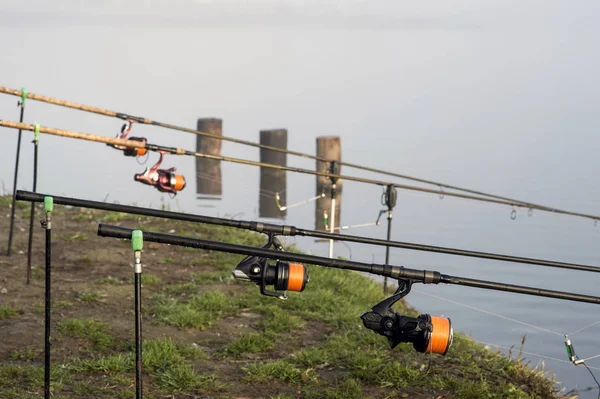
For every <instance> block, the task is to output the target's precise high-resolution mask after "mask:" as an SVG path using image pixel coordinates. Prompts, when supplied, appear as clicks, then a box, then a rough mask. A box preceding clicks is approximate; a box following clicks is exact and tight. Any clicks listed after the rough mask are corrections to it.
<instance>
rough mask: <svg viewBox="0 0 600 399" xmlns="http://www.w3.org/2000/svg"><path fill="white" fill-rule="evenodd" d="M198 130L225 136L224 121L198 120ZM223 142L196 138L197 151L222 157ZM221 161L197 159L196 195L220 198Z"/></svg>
mask: <svg viewBox="0 0 600 399" xmlns="http://www.w3.org/2000/svg"><path fill="white" fill-rule="evenodd" d="M198 130H199V131H201V132H206V133H211V134H216V135H219V136H222V135H223V121H222V120H221V119H216V118H203V119H198ZM221 143H222V140H218V139H213V138H211V137H203V136H196V151H197V152H200V153H203V154H210V155H219V156H220V155H221ZM222 192H223V191H222V189H221V161H218V160H216V159H204V158H196V193H197V194H204V195H213V196H220V195H221V194H222Z"/></svg>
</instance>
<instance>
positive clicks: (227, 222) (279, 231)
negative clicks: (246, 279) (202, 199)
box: [17, 190, 600, 273]
mask: <svg viewBox="0 0 600 399" xmlns="http://www.w3.org/2000/svg"><path fill="white" fill-rule="evenodd" d="M46 196H49V195H48V194H39V193H34V192H30V191H22V190H18V191H17V200H19V201H30V202H43V201H44V197H46ZM52 198H53V199H54V203H55V204H59V205H67V206H76V207H81V208H89V209H98V210H103V211H109V212H121V213H129V214H134V215H141V216H150V217H158V218H163V219H171V220H181V221H186V222H193V223H203V224H210V225H216V226H223V227H234V228H238V229H244V230H250V231H254V232H257V233H263V234H275V235H281V236H290V237H294V236H298V237H312V238H321V239H334V240H337V241H347V242H356V243H360V244H369V245H378V246H390V247H393V248H403V249H410V250H416V251H425V252H436V253H442V254H447V255H458V256H468V257H473V258H481V259H491V260H499V261H505V262H514V263H526V264H530V265H539V266H546V267H556V268H561V269H568V270H579V271H588V272H596V273H599V272H600V267H596V266H588V265H582V264H576V263H565V262H557V261H552V260H542V259H534V258H525V257H520V256H510V255H501V254H494V253H488V252H478V251H469V250H464V249H457V248H447V247H437V246H433V245H425V244H415V243H409V242H402V241H387V240H382V239H378V238H370V237H360V236H353V235H347V234H332V233H330V232H327V231H317V230H306V229H302V228H299V227H295V226H291V225H278V224H271V223H262V222H256V221H246V220H234V219H225V218H218V217H213V216H203V215H195V214H189V213H183V212H173V211H164V210H160V209H151V208H142V207H138V206H132V205H122V204H111V203H107V202H101V201H89V200H84V199H79V198H70V197H59V196H54V195H53V196H52ZM386 263H389V262H386Z"/></svg>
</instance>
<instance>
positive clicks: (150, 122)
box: [0, 87, 552, 210]
mask: <svg viewBox="0 0 600 399" xmlns="http://www.w3.org/2000/svg"><path fill="white" fill-rule="evenodd" d="M0 93H4V94H10V95H14V96H24V97H25V98H30V99H32V100H36V101H41V102H45V103H49V104H54V105H59V106H61V107H67V108H72V109H76V110H79V111H85V112H91V113H94V114H99V115H104V116H109V117H113V118H119V119H122V120H125V123H126V125H129V127H128V128H129V130H131V126H132V124H133V123H134V122H137V123H141V124H145V125H154V126H159V127H163V128H166V129H171V130H177V131H181V132H186V133H193V134H196V135H199V136H203V137H209V138H212V139H216V140H223V141H229V142H232V143H237V144H242V145H247V146H251V147H256V148H261V149H265V150H270V151H276V152H281V153H285V154H290V155H295V156H299V157H303V158H308V159H313V160H316V161H321V162H327V163H329V162H332V161H333V160H331V159H327V158H323V157H319V156H315V155H311V154H307V153H303V152H298V151H292V150H287V149H283V148H278V147H272V146H268V145H264V144H259V143H254V142H251V141H247V140H241V139H236V138H233V137H227V136H220V135H216V134H211V133H206V132H202V131H199V130H194V129H189V128H186V127H182V126H177V125H172V124H169V123H163V122H158V121H155V120H152V119H149V118H144V117H139V116H132V115H128V114H126V113H123V112H116V111H110V110H106V109H102V108H98V107H93V106H89V105H83V104H78V103H74V102H70V101H66V100H61V99H58V98H53V97H47V96H42V95H39V94H34V93H28V92H26V91H19V90H15V89H10V88H7V87H0ZM337 162H338V163H339V165H340V166H346V167H350V168H355V169H359V170H364V171H367V172H373V173H378V174H383V175H387V176H393V177H399V178H402V179H407V180H412V181H416V182H420V183H425V184H430V185H434V186H438V187H440V188H441V189H443V188H444V187H445V188H448V189H452V190H457V191H462V192H466V193H470V194H476V195H480V196H484V197H489V198H495V199H499V200H504V201H509V202H513V203H519V204H521V206H523V207H528V208H537V209H541V208H546V210H551V209H552V208H549V207H546V206H543V205H537V204H533V203H530V202H526V201H520V200H515V199H511V198H508V197H502V196H498V195H495V194H489V193H484V192H481V191H477V190H471V189H467V188H462V187H458V186H453V185H450V184H445V183H440V182H436V181H432V180H426V179H420V178H417V177H413V176H408V175H403V174H399V173H394V172H388V171H384V170H380V169H376V168H371V167H367V166H363V165H358V164H355V163H350V162H342V161H337ZM442 194H443V192H442Z"/></svg>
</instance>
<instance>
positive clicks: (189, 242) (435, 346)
mask: <svg viewBox="0 0 600 399" xmlns="http://www.w3.org/2000/svg"><path fill="white" fill-rule="evenodd" d="M136 231H138V232H139V230H136ZM133 232H134V230H133V229H129V228H125V227H120V226H112V225H106V224H102V223H100V224H99V225H98V235H99V236H101V237H113V238H121V239H131V238H132V233H133ZM138 234H139V233H138ZM142 236H143V239H144V240H145V241H149V242H156V243H161V244H169V245H176V246H183V247H188V248H197V249H203V250H209V251H219V252H227V253H234V254H239V255H245V256H246V257H245V258H244V259H243V260H242V261H241V262H240V263H239V264H238V265H237V266H236V267H235V268H234V270H233V271H232V274H233V277H234V278H235V279H236V280H241V281H248V282H252V283H255V284H256V285H258V286H259V287H260V292H261V294H263V295H266V296H271V297H277V298H280V299H286V298H287V291H288V290H289V291H295V292H302V291H303V290H304V289H305V287H306V285H307V283H308V282H309V277H308V272H307V269H306V266H305V265H304V264H313V265H319V266H325V267H330V268H336V269H344V270H354V271H358V272H364V273H370V274H375V275H379V276H384V277H389V278H392V279H395V280H397V281H398V289H397V290H396V292H395V293H394V294H393V295H392V296H391V297H389V298H386V299H384V300H383V301H381V302H379V303H378V304H376V305H375V306H373V307H372V308H371V310H370V311H367V312H365V313H363V314H362V315H361V319H362V320H363V324H364V326H365V327H366V328H368V329H370V330H372V331H374V332H376V333H377V334H380V335H383V336H385V337H387V338H388V341H389V343H390V346H391V347H392V348H394V347H395V346H396V345H398V344H399V343H402V342H409V343H412V344H413V347H414V349H415V350H416V351H418V352H430V353H438V354H441V355H444V354H445V353H446V352H447V350H448V348H449V347H450V345H451V344H452V337H453V330H452V327H451V322H450V319H447V318H442V317H434V316H430V315H428V314H422V315H420V316H418V317H416V318H415V317H409V316H405V315H402V314H400V313H397V312H395V311H394V310H393V309H392V306H393V304H394V303H396V302H397V301H399V300H400V299H402V298H403V297H405V296H406V295H408V294H409V293H410V290H411V287H412V285H413V284H415V283H423V284H453V285H462V286H466V287H474V288H483V289H489V290H496V291H505V292H511V293H518V294H525V295H533V296H540V297H546V298H555V299H561V300H569V301H577V302H585V303H593V304H600V297H595V296H590V295H583V294H577V293H570V292H562V291H553V290H547V289H543V288H535V287H527V286H519V285H513V284H505V283H499V282H495V281H487V280H476V279H471V278H465V277H457V276H451V275H446V274H442V273H440V272H437V271H430V270H418V269H409V268H406V267H404V266H395V265H384V264H375V263H372V264H369V263H361V262H354V261H348V260H341V259H331V258H324V257H320V256H314V255H307V254H299V253H291V252H286V251H284V250H283V246H282V245H281V243H280V242H279V241H278V240H277V238H276V237H275V236H274V234H269V235H268V241H267V243H266V244H265V245H264V246H262V247H250V246H245V245H239V244H231V243H225V242H219V241H212V240H206V239H198V238H191V237H183V236H176V235H169V234H161V233H155V232H148V231H144V232H142ZM273 262H274V263H273ZM292 262H293V263H292ZM270 286H273V287H274V288H273V290H270V289H268V287H270Z"/></svg>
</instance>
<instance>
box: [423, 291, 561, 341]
mask: <svg viewBox="0 0 600 399" xmlns="http://www.w3.org/2000/svg"><path fill="white" fill-rule="evenodd" d="M413 291H414V292H418V293H419V294H423V295H427V296H430V297H432V298H436V299H439V300H441V301H445V302H448V303H452V304H454V305H458V306H462V307H464V308H468V309H471V310H475V311H477V312H481V313H485V314H488V315H490V316H496V317H498V318H501V319H504V320H508V321H512V322H514V323H518V324H522V325H524V326H527V327H531V328H533V329H536V330H540V331H545V332H548V333H550V334H554V335H558V336H559V337H561V338H564V336H565V334H561V333H558V332H556V331H552V330H549V329H547V328H544V327H539V326H536V325H533V324H530V323H526V322H524V321H520V320H517V319H513V318H511V317H508V316H504V315H501V314H498V313H494V312H491V311H489V310H485V309H481V308H477V307H475V306H471V305H467V304H466V303H461V302H457V301H453V300H451V299H448V298H444V297H441V296H438V295H434V294H430V293H428V292H425V291H421V290H417V289H414V290H413Z"/></svg>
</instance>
